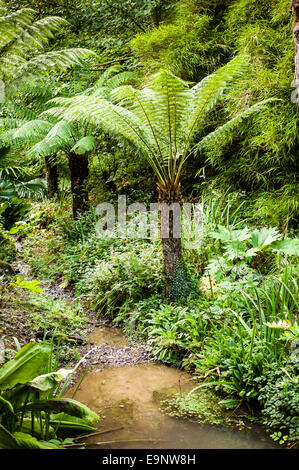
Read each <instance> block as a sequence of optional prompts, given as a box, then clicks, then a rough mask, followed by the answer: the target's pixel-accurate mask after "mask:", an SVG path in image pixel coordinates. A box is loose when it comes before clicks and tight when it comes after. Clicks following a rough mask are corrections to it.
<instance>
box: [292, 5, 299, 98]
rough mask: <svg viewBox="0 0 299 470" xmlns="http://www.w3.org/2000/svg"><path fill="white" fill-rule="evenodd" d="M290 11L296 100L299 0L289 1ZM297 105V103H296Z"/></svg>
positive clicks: (298, 66) (298, 68)
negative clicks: (293, 46) (292, 18)
mask: <svg viewBox="0 0 299 470" xmlns="http://www.w3.org/2000/svg"><path fill="white" fill-rule="evenodd" d="M291 10H292V13H293V15H294V23H293V36H294V43H295V87H296V91H297V94H296V95H297V99H298V96H299V0H292V1H291ZM297 104H298V102H297Z"/></svg>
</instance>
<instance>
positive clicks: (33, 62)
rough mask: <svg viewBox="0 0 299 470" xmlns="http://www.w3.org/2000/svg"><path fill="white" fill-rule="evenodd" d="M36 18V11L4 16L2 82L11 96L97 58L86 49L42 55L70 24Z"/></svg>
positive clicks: (0, 30)
mask: <svg viewBox="0 0 299 470" xmlns="http://www.w3.org/2000/svg"><path fill="white" fill-rule="evenodd" d="M35 16H36V12H35V11H33V10H31V9H27V8H23V9H21V10H18V11H16V12H13V13H11V14H6V15H3V16H1V17H0V79H2V80H4V82H5V93H6V94H8V95H9V94H13V93H14V92H15V91H16V90H17V89H19V87H20V86H22V87H24V86H28V85H29V86H32V84H33V83H35V82H36V81H37V80H41V79H42V78H44V76H45V75H47V74H49V72H57V71H65V70H66V69H67V68H69V67H72V66H74V65H77V66H78V65H79V66H80V65H82V63H83V62H84V61H86V59H87V58H88V57H90V56H91V55H95V54H94V52H92V51H88V50H87V49H82V48H77V49H69V50H62V51H50V52H47V53H42V52H43V50H44V48H45V46H46V45H47V44H48V42H49V40H50V39H51V38H53V37H54V36H55V33H57V32H58V31H60V30H61V28H62V27H63V26H65V25H66V24H67V21H66V20H64V19H63V18H60V17H56V16H48V17H45V18H42V19H39V20H37V21H35Z"/></svg>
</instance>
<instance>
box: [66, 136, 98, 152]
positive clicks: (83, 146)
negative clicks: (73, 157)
mask: <svg viewBox="0 0 299 470" xmlns="http://www.w3.org/2000/svg"><path fill="white" fill-rule="evenodd" d="M95 144H96V140H95V138H94V137H93V136H92V135H88V136H86V137H82V139H80V140H78V142H76V144H75V145H74V147H73V148H72V149H71V152H75V153H76V154H78V155H83V154H84V153H87V152H91V151H92V150H93V149H94V148H95Z"/></svg>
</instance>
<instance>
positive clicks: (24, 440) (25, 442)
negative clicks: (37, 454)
mask: <svg viewBox="0 0 299 470" xmlns="http://www.w3.org/2000/svg"><path fill="white" fill-rule="evenodd" d="M12 436H13V438H14V439H15V441H16V443H17V445H18V447H19V448H21V449H58V447H57V446H56V445H55V444H53V443H52V442H47V441H38V440H37V439H36V437H33V436H31V435H30V434H27V433H25V432H15V433H14V434H12Z"/></svg>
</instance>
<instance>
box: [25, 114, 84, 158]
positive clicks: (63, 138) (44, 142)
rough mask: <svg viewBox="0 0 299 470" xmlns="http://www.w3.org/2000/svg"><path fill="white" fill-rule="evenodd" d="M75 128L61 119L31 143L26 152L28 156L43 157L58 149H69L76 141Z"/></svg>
mask: <svg viewBox="0 0 299 470" xmlns="http://www.w3.org/2000/svg"><path fill="white" fill-rule="evenodd" d="M76 136H77V133H76V130H75V128H74V126H73V125H72V124H71V123H69V122H67V121H66V120H61V121H59V122H57V123H56V124H55V125H52V126H51V129H50V130H49V132H48V133H47V134H46V135H45V137H44V138H43V139H41V140H39V141H38V142H37V143H36V144H35V145H33V146H32V147H31V148H30V149H29V150H28V152H27V154H28V155H29V156H35V157H36V156H39V157H45V156H49V155H53V154H55V153H57V152H58V151H61V150H64V151H68V150H70V149H71V148H72V147H73V145H74V143H75V141H76Z"/></svg>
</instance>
